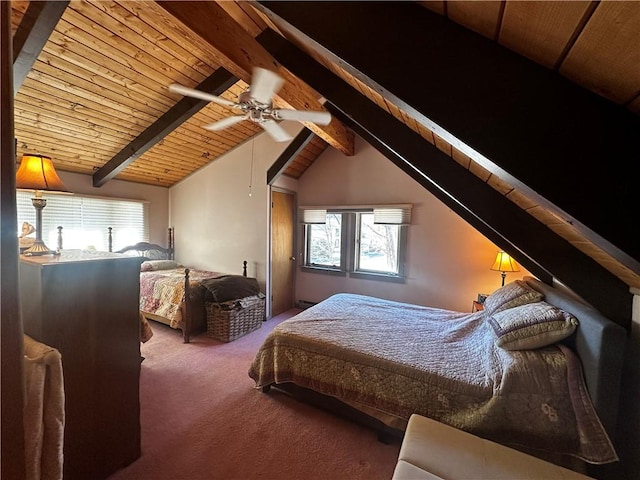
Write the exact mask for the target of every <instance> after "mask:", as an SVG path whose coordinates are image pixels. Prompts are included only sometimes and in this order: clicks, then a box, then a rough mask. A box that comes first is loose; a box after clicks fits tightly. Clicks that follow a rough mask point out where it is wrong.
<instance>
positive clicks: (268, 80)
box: [169, 67, 331, 142]
mask: <svg viewBox="0 0 640 480" xmlns="http://www.w3.org/2000/svg"><path fill="white" fill-rule="evenodd" d="M283 83H284V80H283V79H282V77H280V75H278V74H277V73H275V72H272V71H271V70H267V69H264V68H259V67H255V68H254V69H253V76H252V79H251V85H250V86H249V88H247V90H245V91H244V92H242V93H241V94H240V95H239V96H238V101H237V102H232V101H231V100H227V99H226V98H222V97H218V96H216V95H211V94H209V93H206V92H203V91H201V90H195V89H193V88H188V87H183V86H182V85H178V84H175V83H174V84H172V85H169V90H170V91H171V92H174V93H180V94H182V95H186V96H189V97H194V98H199V99H200V100H206V101H209V102H214V103H217V104H219V105H222V106H225V107H229V108H230V109H236V110H240V113H238V114H236V115H232V116H230V117H227V118H223V119H222V120H218V121H217V122H214V123H211V124H209V125H205V126H204V128H206V129H207V130H212V131H217V130H223V129H225V128H227V127H230V126H232V125H235V124H236V123H239V122H241V121H243V120H250V121H252V122H255V123H257V124H258V125H260V126H261V127H262V128H264V130H265V131H266V132H267V133H268V134H269V135H271V137H272V138H273V139H274V140H275V141H276V142H286V141H288V140H291V138H292V137H291V135H289V133H287V131H286V130H285V129H284V128H282V127H281V126H280V125H279V124H278V122H279V121H280V120H297V121H299V122H311V123H316V124H318V125H328V124H329V122H331V114H330V113H329V112H325V111H302V110H292V109H286V108H273V96H274V95H275V94H276V93H277V92H278V90H280V87H282V84H283Z"/></svg>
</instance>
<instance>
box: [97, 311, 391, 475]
mask: <svg viewBox="0 0 640 480" xmlns="http://www.w3.org/2000/svg"><path fill="white" fill-rule="evenodd" d="M293 313H295V311H293V312H289V313H287V314H282V315H280V316H278V317H274V318H272V319H271V320H269V321H267V322H266V323H265V324H263V326H262V328H260V329H258V330H256V331H254V332H252V333H250V334H248V335H246V336H244V337H241V338H239V339H237V340H235V341H234V342H230V343H223V342H218V341H215V340H213V339H211V338H209V337H207V336H206V335H205V334H202V335H198V336H196V337H195V338H194V339H193V340H192V343H190V344H183V343H182V337H181V335H180V332H178V331H176V330H172V329H170V328H168V327H165V326H164V325H160V324H157V323H152V327H153V329H154V335H153V337H152V338H151V339H150V340H149V341H148V342H147V343H145V344H143V345H142V347H141V351H142V355H144V357H145V360H144V361H143V362H142V371H141V380H140V401H141V424H142V456H141V457H140V458H139V459H138V460H137V461H135V462H134V463H133V464H131V465H129V466H128V467H126V468H124V469H122V470H120V471H119V472H117V473H116V474H114V475H112V476H111V477H110V479H109V480H128V479H140V480H164V479H166V480H169V479H171V480H182V479H184V480H198V479H225V480H226V479H229V480H231V479H293V480H295V479H300V480H315V479H317V480H329V479H336V480H338V479H345V480H360V479H362V480H365V479H366V480H377V479H381V480H382V479H385V480H387V479H390V478H391V475H392V473H393V469H394V467H395V462H396V459H397V456H398V452H399V449H400V445H399V443H396V444H392V445H385V444H382V443H380V442H378V440H377V436H376V434H375V433H374V432H373V431H371V430H368V429H366V428H364V427H361V426H359V425H357V424H355V423H353V422H351V421H349V420H346V419H343V418H340V417H338V416H335V415H333V414H331V413H328V412H325V411H322V410H319V409H317V408H315V407H312V406H309V405H306V404H304V403H301V402H298V401H296V400H294V399H293V398H291V397H289V396H287V395H285V394H282V393H279V392H278V391H274V390H272V391H271V392H270V393H269V394H264V393H262V392H260V391H257V390H255V389H254V388H253V381H252V380H251V379H250V378H249V376H248V375H247V371H248V369H249V365H250V363H251V361H252V359H253V356H254V354H255V352H256V350H257V348H258V347H259V346H260V344H261V343H262V341H263V340H264V338H265V337H266V335H267V334H268V333H269V331H270V330H271V329H272V328H273V327H274V326H275V325H276V324H277V323H279V322H280V321H282V320H284V319H285V318H288V316H290V315H292V314H293ZM114 401H117V399H114Z"/></svg>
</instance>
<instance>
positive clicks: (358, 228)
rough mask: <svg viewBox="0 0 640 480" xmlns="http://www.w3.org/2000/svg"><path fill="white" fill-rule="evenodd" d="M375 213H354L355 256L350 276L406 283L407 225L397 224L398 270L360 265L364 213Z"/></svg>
mask: <svg viewBox="0 0 640 480" xmlns="http://www.w3.org/2000/svg"><path fill="white" fill-rule="evenodd" d="M363 214H373V212H355V213H354V235H353V240H354V241H353V257H352V259H351V260H350V262H349V264H350V265H351V266H352V270H351V271H350V272H349V276H350V277H353V278H360V279H375V280H383V281H388V282H395V283H404V277H405V275H404V269H405V258H406V250H407V226H406V225H395V226H396V227H397V228H398V239H397V245H396V260H397V262H398V272H397V273H395V272H385V271H381V270H367V269H366V268H361V267H360V246H361V244H362V240H361V237H362V215H363Z"/></svg>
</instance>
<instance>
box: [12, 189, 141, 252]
mask: <svg viewBox="0 0 640 480" xmlns="http://www.w3.org/2000/svg"><path fill="white" fill-rule="evenodd" d="M32 197H33V192H31V191H22V190H18V191H17V192H16V203H17V208H18V225H17V231H18V232H20V231H21V230H22V223H23V222H28V223H30V224H32V225H33V226H35V225H36V210H35V208H34V207H33V204H32V202H31V198H32ZM43 197H44V198H45V199H46V200H47V205H46V207H45V208H44V209H43V210H42V240H43V241H44V242H45V243H46V244H47V246H48V247H49V248H52V249H55V248H56V247H57V244H58V226H61V227H62V237H63V248H64V249H78V248H79V249H96V250H102V251H106V250H107V249H108V246H109V245H108V233H109V232H108V228H109V227H112V228H113V250H118V249H120V248H123V247H126V246H127V245H133V244H135V243H137V242H142V241H149V228H148V223H149V222H148V203H147V202H144V201H140V200H125V199H116V198H103V197H91V196H84V195H55V194H47V192H44V193H43ZM32 235H35V234H32Z"/></svg>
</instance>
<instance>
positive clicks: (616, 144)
mask: <svg viewBox="0 0 640 480" xmlns="http://www.w3.org/2000/svg"><path fill="white" fill-rule="evenodd" d="M252 4H255V2H252ZM256 8H257V9H259V10H260V11H262V12H263V13H264V14H265V15H267V16H268V17H269V19H270V21H272V22H273V23H274V24H275V25H276V26H277V27H278V28H279V30H281V31H282V32H283V33H284V35H285V36H287V37H288V38H290V40H291V41H293V42H294V43H296V44H297V45H299V46H301V48H303V49H304V50H306V51H307V52H310V54H312V55H313V56H319V57H320V58H328V59H329V60H330V61H332V62H336V63H337V64H338V65H339V66H340V67H341V68H344V69H345V70H346V71H347V72H348V73H349V74H351V75H353V76H355V77H356V78H358V79H359V80H360V81H362V82H363V83H365V84H366V85H367V86H368V87H370V88H372V89H374V90H375V91H376V92H379V93H380V94H381V95H383V96H384V98H385V99H386V100H387V101H388V102H390V103H393V104H394V105H395V106H396V107H398V108H400V109H401V110H402V111H404V112H407V113H408V114H409V115H410V116H411V117H413V118H415V119H416V120H417V121H418V122H419V123H421V124H423V125H425V126H426V127H428V128H429V129H430V130H432V131H433V132H434V133H436V134H437V135H439V136H440V137H442V138H443V139H444V140H446V141H447V142H448V143H449V144H451V145H452V146H454V147H455V148H456V149H458V150H459V151H461V152H463V153H464V154H465V155H467V156H469V157H470V158H472V159H473V160H474V161H475V162H477V163H479V164H480V165H481V166H483V167H484V168H486V169H487V170H489V171H490V172H492V173H494V174H496V175H497V176H498V177H499V178H501V179H502V180H504V181H506V182H507V183H509V184H511V185H513V186H514V187H516V188H517V189H518V190H520V191H522V192H523V193H524V194H525V195H527V197H529V198H531V199H532V200H534V201H536V202H538V203H539V204H540V205H541V206H543V207H545V208H547V209H548V210H550V211H552V212H554V213H555V214H557V215H559V217H560V218H564V219H565V220H566V221H567V223H568V224H571V225H572V226H573V227H574V228H575V229H576V230H578V231H579V232H580V233H581V234H582V235H583V236H585V237H586V238H587V239H589V240H590V241H592V242H593V243H594V244H596V245H597V246H598V247H600V248H602V249H603V250H604V251H605V252H607V253H608V254H609V255H611V256H612V257H613V258H615V259H616V260H618V261H619V262H621V263H623V264H624V265H626V266H627V267H628V268H630V269H631V270H633V271H634V272H636V273H640V242H637V241H636V237H637V235H636V232H635V230H636V225H635V223H634V222H633V221H631V219H633V218H635V217H636V216H637V211H636V210H637V209H636V204H637V198H636V197H637V194H636V190H637V188H636V185H635V184H636V179H637V174H636V170H637V159H638V158H640V140H639V139H640V137H639V136H638V132H639V131H640V118H639V117H638V116H637V115H634V114H632V113H631V112H629V111H627V110H626V109H625V108H624V107H623V106H620V105H615V104H614V103H612V102H610V101H608V100H606V99H604V98H603V97H600V96H597V95H596V94H594V93H592V92H590V91H588V90H586V89H584V88H582V87H580V86H578V85H576V84H574V83H572V82H570V81H569V80H567V79H565V78H563V77H561V76H559V75H557V74H556V73H555V72H552V71H550V70H549V69H547V68H545V67H543V66H541V65H538V64H536V63H534V62H533V61H531V60H529V59H527V58H525V57H523V56H521V55H518V54H516V53H515V52H513V51H511V50H508V49H507V48H504V47H502V46H501V45H499V44H497V43H496V42H494V41H492V40H490V39H487V38H485V37H483V36H481V35H479V34H477V33H474V32H472V31H470V30H468V29H466V28H464V27H462V26H460V25H457V24H455V23H454V22H451V21H449V20H448V19H446V18H443V17H442V16H441V15H438V14H436V13H433V12H431V11H429V9H426V8H424V7H422V6H420V5H418V4H417V3H416V2H305V5H304V8H300V7H299V5H297V3H296V2H270V1H260V2H258V3H257V4H256ZM399 26H400V27H401V32H399V31H398V27H399ZM363 45H366V48H363ZM398 72H407V73H408V74H410V75H411V78H412V79H413V81H411V82H408V81H407V77H406V75H401V74H399V73H398ZM320 93H322V94H324V91H322V90H321V91H320ZM605 204H606V205H605ZM619 218H621V219H626V220H622V221H620V220H617V219H619Z"/></svg>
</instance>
